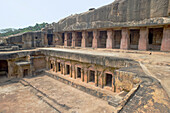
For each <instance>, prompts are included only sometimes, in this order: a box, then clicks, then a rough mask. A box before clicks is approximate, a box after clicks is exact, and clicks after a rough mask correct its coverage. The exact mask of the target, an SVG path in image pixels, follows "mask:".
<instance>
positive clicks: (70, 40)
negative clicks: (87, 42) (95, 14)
mask: <svg viewBox="0 0 170 113" xmlns="http://www.w3.org/2000/svg"><path fill="white" fill-rule="evenodd" d="M67 46H72V33H68V39H67Z"/></svg>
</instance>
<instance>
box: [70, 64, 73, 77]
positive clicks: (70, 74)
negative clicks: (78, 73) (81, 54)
mask: <svg viewBox="0 0 170 113" xmlns="http://www.w3.org/2000/svg"><path fill="white" fill-rule="evenodd" d="M70 77H73V76H72V65H70Z"/></svg>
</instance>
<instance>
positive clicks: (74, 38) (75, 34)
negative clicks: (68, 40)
mask: <svg viewBox="0 0 170 113" xmlns="http://www.w3.org/2000/svg"><path fill="white" fill-rule="evenodd" d="M76 39H77V33H76V32H72V47H75V46H76Z"/></svg>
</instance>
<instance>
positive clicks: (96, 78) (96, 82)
mask: <svg viewBox="0 0 170 113" xmlns="http://www.w3.org/2000/svg"><path fill="white" fill-rule="evenodd" d="M95 86H98V74H97V71H95Z"/></svg>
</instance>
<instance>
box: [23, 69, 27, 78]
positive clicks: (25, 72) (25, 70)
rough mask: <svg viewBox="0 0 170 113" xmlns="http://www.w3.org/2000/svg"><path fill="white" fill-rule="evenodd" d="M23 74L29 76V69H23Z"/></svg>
mask: <svg viewBox="0 0 170 113" xmlns="http://www.w3.org/2000/svg"><path fill="white" fill-rule="evenodd" d="M23 76H24V77H26V76H28V69H24V71H23Z"/></svg>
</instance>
